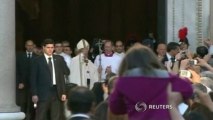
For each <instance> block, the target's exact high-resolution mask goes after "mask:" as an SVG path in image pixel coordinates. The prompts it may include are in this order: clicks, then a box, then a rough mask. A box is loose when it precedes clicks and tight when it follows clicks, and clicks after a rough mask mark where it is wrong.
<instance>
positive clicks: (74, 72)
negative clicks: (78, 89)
mask: <svg viewBox="0 0 213 120" xmlns="http://www.w3.org/2000/svg"><path fill="white" fill-rule="evenodd" d="M77 50H78V55H77V56H75V57H73V59H72V62H71V66H72V67H71V75H70V83H75V84H77V85H79V86H85V87H88V88H89V89H91V88H92V87H93V85H94V83H95V82H98V68H97V67H96V66H95V65H94V64H93V63H92V62H91V61H90V60H89V59H88V52H89V43H88V42H87V41H86V40H85V39H81V40H80V41H79V42H78V44H77Z"/></svg>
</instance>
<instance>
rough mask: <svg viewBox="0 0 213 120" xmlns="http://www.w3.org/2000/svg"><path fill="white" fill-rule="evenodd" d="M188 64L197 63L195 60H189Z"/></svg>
mask: <svg viewBox="0 0 213 120" xmlns="http://www.w3.org/2000/svg"><path fill="white" fill-rule="evenodd" d="M189 65H197V60H189Z"/></svg>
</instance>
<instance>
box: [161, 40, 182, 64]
mask: <svg viewBox="0 0 213 120" xmlns="http://www.w3.org/2000/svg"><path fill="white" fill-rule="evenodd" d="M179 52H180V45H179V44H178V43H176V42H170V43H168V44H167V53H166V55H165V56H164V57H163V59H162V61H161V62H162V63H163V64H164V65H165V64H166V62H168V61H171V62H172V63H173V62H175V61H176V59H175V56H176V55H177V54H178V53H179Z"/></svg>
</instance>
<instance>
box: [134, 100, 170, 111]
mask: <svg viewBox="0 0 213 120" xmlns="http://www.w3.org/2000/svg"><path fill="white" fill-rule="evenodd" d="M147 109H149V110H159V109H161V110H164V109H172V105H166V104H146V103H145V102H137V103H136V104H135V110H136V111H137V112H144V111H146V110H147Z"/></svg>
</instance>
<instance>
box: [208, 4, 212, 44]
mask: <svg viewBox="0 0 213 120" xmlns="http://www.w3.org/2000/svg"><path fill="white" fill-rule="evenodd" d="M209 21H210V22H209V24H210V25H209V38H210V39H211V40H213V23H212V21H213V1H212V0H210V16H209Z"/></svg>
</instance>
